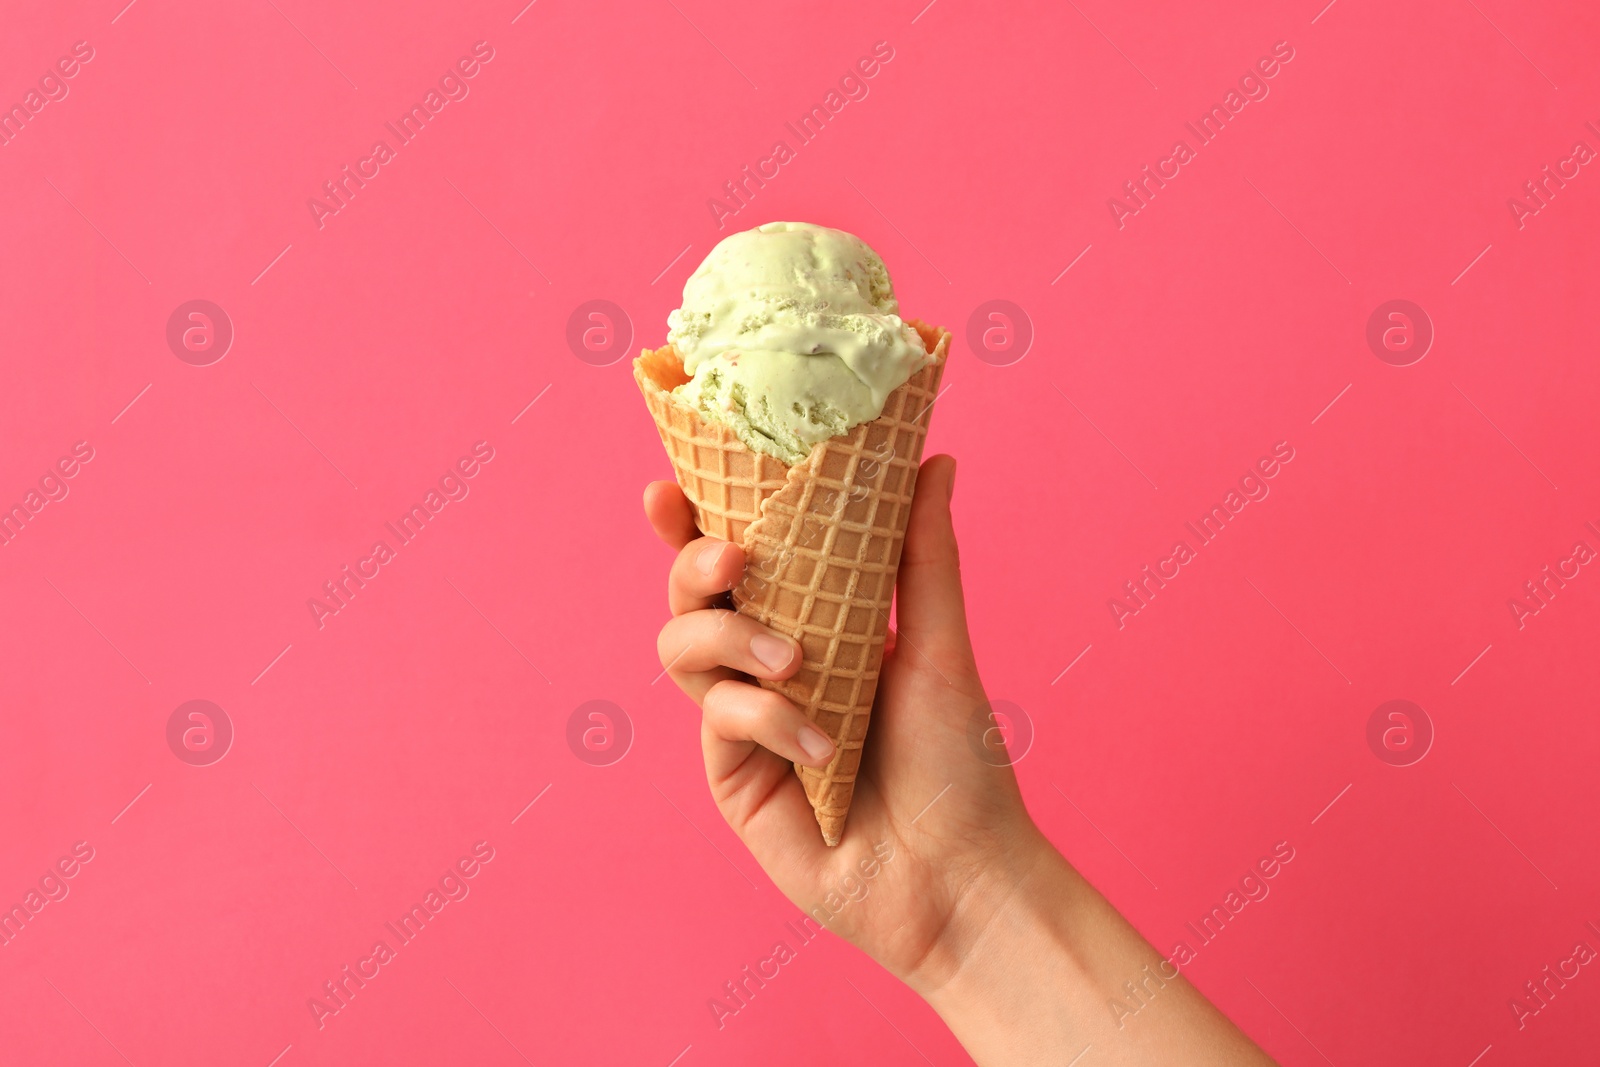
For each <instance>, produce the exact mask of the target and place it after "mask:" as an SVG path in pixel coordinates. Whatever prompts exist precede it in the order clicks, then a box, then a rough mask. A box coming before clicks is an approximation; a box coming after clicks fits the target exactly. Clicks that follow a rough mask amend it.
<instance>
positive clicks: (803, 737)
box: [800, 726, 833, 762]
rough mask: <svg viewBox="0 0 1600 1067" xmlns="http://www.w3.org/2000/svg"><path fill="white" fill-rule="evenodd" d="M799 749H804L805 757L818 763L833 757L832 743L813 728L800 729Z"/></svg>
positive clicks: (803, 727)
mask: <svg viewBox="0 0 1600 1067" xmlns="http://www.w3.org/2000/svg"><path fill="white" fill-rule="evenodd" d="M800 747H801V748H803V749H805V751H806V755H807V756H810V757H811V758H812V759H813V760H816V761H818V762H820V761H822V760H825V759H827V758H828V757H829V756H831V755H833V742H832V741H829V740H828V739H827V738H826V737H824V736H823V735H822V731H821V730H819V729H817V728H816V727H815V726H802V727H800Z"/></svg>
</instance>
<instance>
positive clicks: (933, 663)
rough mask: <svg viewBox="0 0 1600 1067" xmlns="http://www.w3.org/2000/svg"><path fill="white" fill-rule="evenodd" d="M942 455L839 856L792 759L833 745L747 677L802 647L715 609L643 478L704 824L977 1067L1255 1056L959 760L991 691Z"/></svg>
mask: <svg viewBox="0 0 1600 1067" xmlns="http://www.w3.org/2000/svg"><path fill="white" fill-rule="evenodd" d="M955 466H956V465H955V461H954V460H953V459H951V458H950V457H949V456H934V457H933V458H932V459H929V460H928V461H927V462H925V463H924V464H923V465H922V470H921V473H920V474H919V475H918V478H917V491H916V498H915V500H914V502H913V504H912V508H911V519H910V524H909V526H908V528H907V530H906V540H905V549H904V552H903V554H902V556H901V559H900V574H899V581H898V584H897V586H896V607H897V611H898V623H899V631H898V633H895V632H891V633H890V635H889V639H890V640H889V645H888V647H887V648H886V650H885V652H884V658H883V668H882V672H881V674H880V676H879V682H878V693H877V699H876V701H875V703H874V704H873V711H872V721H871V724H870V726H869V727H868V734H867V745H866V749H865V755H864V758H863V760H862V764H861V770H860V774H859V775H858V777H857V779H856V788H855V797H854V800H853V802H852V804H851V808H850V816H849V819H848V820H847V822H846V823H845V830H844V837H843V840H842V841H841V842H840V843H839V845H838V846H837V847H835V848H829V847H827V846H826V845H825V844H823V842H822V834H821V832H820V831H819V830H818V827H817V822H816V819H815V818H814V817H813V815H812V813H811V805H810V802H809V801H807V800H806V795H805V790H804V788H803V787H802V786H801V784H800V780H799V778H798V777H797V776H796V775H795V773H794V768H793V766H792V765H791V764H792V762H800V763H805V764H809V765H811V766H814V767H821V766H824V765H826V764H827V762H828V761H829V760H830V759H831V758H832V756H833V746H832V743H831V742H829V741H828V740H827V739H826V738H825V737H823V736H822V734H821V733H820V732H818V731H815V730H813V729H812V728H811V727H810V725H809V723H808V722H807V721H806V718H805V716H804V715H803V714H802V713H801V712H800V710H799V709H798V708H796V707H795V706H794V705H793V704H791V703H790V702H789V701H788V700H786V699H785V698H784V697H782V696H780V695H779V694H777V693H772V692H768V691H767V690H765V689H762V688H761V687H760V686H758V685H756V684H754V683H753V682H752V681H751V680H750V679H752V678H769V679H781V678H787V677H789V676H791V675H792V674H794V673H795V671H796V670H798V669H799V665H800V664H799V648H798V646H797V645H796V644H795V642H794V641H792V640H790V639H789V638H788V637H786V636H784V635H782V634H777V633H774V632H773V631H771V630H769V629H767V628H766V627H764V626H762V625H760V624H759V623H757V622H755V621H754V620H752V619H747V618H745V617H744V616H741V615H739V614H737V613H736V612H733V611H731V610H729V609H728V608H727V606H726V605H727V602H728V598H727V595H726V594H727V592H728V590H730V589H732V588H733V586H734V584H735V583H737V582H738V581H739V580H740V579H741V577H742V576H743V573H744V553H743V551H742V550H741V549H740V548H739V546H738V545H734V544H730V543H728V542H725V541H718V540H715V539H713V538H709V537H701V536H699V531H698V530H696V529H695V525H694V520H693V516H692V513H691V510H690V507H689V502H688V500H687V499H685V498H684V495H683V493H682V492H681V491H680V490H679V488H678V486H677V484H676V483H673V482H654V483H652V484H651V485H650V486H649V487H648V488H647V489H646V490H645V494H644V507H645V513H646V514H647V515H648V516H649V518H650V523H651V525H652V526H653V527H655V531H656V534H657V535H658V536H659V537H660V538H661V539H662V540H663V541H665V542H666V543H667V544H668V545H670V546H672V547H673V548H674V549H677V550H678V556H677V559H676V561H675V562H674V563H673V565H672V571H671V574H670V575H669V577H668V579H667V603H668V606H669V607H670V608H671V610H672V615H673V617H672V619H671V620H670V621H668V623H667V624H666V626H664V627H663V628H662V630H661V636H660V639H659V640H658V642H657V649H658V651H659V653H660V655H661V662H662V665H663V666H664V667H666V669H667V672H668V673H669V674H670V675H671V676H672V680H673V681H674V682H676V683H677V684H678V686H679V688H681V689H682V690H683V691H684V692H685V693H687V694H689V696H690V697H691V698H692V699H693V700H694V701H695V702H696V703H697V704H699V705H700V707H701V709H702V711H703V712H704V714H703V716H702V718H701V728H700V741H701V746H702V748H703V749H704V753H705V762H706V780H707V782H708V783H709V784H710V786H711V795H712V797H713V798H714V799H715V800H716V803H717V807H718V808H719V809H720V810H721V812H722V817H723V818H724V819H726V820H727V821H728V825H729V826H730V827H732V828H733V831H734V832H735V833H737V834H738V835H739V837H740V838H741V839H742V840H743V841H744V843H745V846H746V847H747V848H749V849H750V852H751V854H752V855H754V856H755V858H756V861H757V862H758V863H760V864H761V866H762V868H763V869H764V870H765V871H766V872H767V874H768V875H769V876H771V878H772V880H773V881H774V882H775V883H776V884H777V886H778V888H779V889H781V890H782V891H783V893H784V895H785V896H787V897H788V898H789V899H790V900H791V901H793V902H794V903H795V904H796V905H798V906H799V907H800V908H801V909H802V910H803V911H805V912H806V913H807V914H809V915H811V916H812V917H813V918H815V919H817V920H818V921H820V922H822V923H823V924H824V925H826V926H827V927H828V929H830V930H832V931H833V932H835V933H837V934H839V935H840V936H842V937H844V938H846V939H847V940H849V941H851V942H854V943H855V944H856V945H857V946H859V947H860V948H861V949H862V950H863V951H865V952H866V953H867V954H868V955H869V956H871V957H872V958H873V959H875V960H877V961H878V962H879V963H881V964H882V965H883V966H884V967H885V968H887V969H888V970H889V972H890V973H892V974H894V975H895V976H896V977H898V978H899V979H900V980H902V981H904V982H905V983H906V984H908V985H910V986H911V987H912V988H913V989H915V990H916V991H917V992H918V993H920V994H921V995H922V996H923V997H924V998H925V999H926V1000H927V1001H928V1003H929V1004H930V1005H932V1006H933V1008H934V1010H935V1011H937V1012H938V1013H939V1015H940V1016H941V1017H942V1018H943V1019H944V1021H945V1022H946V1023H947V1024H948V1025H949V1027H950V1029H951V1030H952V1032H954V1034H955V1035H956V1037H957V1038H958V1039H959V1040H960V1041H961V1043H962V1045H963V1046H965V1047H966V1049H967V1051H968V1053H969V1054H971V1056H972V1057H973V1059H974V1060H976V1061H977V1062H978V1063H980V1064H984V1065H985V1067H999V1065H1006V1067H1011V1065H1022V1064H1029V1065H1032V1064H1040V1065H1044V1064H1050V1065H1052V1067H1060V1064H1063V1063H1065V1062H1067V1061H1068V1060H1071V1059H1072V1058H1073V1057H1074V1056H1075V1055H1079V1054H1080V1053H1079V1052H1078V1050H1079V1049H1086V1048H1087V1047H1089V1046H1092V1047H1093V1048H1094V1049H1095V1059H1094V1061H1093V1062H1094V1063H1095V1064H1097V1065H1106V1064H1114V1065H1128V1067H1135V1065H1137V1067H1156V1065H1162V1067H1166V1065H1169V1064H1176V1063H1182V1064H1185V1065H1192V1067H1198V1065H1206V1067H1211V1065H1215V1067H1224V1065H1226V1067H1271V1064H1272V1061H1271V1060H1270V1059H1268V1058H1267V1057H1266V1056H1265V1055H1264V1054H1263V1053H1262V1052H1261V1051H1260V1050H1259V1049H1257V1048H1256V1047H1255V1046H1254V1045H1252V1044H1251V1043H1250V1041H1249V1039H1248V1038H1246V1037H1245V1036H1244V1035H1243V1034H1241V1033H1240V1032H1239V1031H1238V1030H1237V1029H1236V1028H1235V1027H1234V1026H1233V1024H1232V1023H1230V1022H1229V1021H1228V1020H1227V1019H1226V1018H1225V1017H1223V1016H1222V1015H1221V1014H1220V1013H1219V1012H1218V1011H1217V1010H1216V1009H1215V1008H1214V1007H1212V1006H1211V1005H1210V1004H1209V1003H1207V1001H1206V999H1205V998H1204V997H1203V996H1201V995H1200V993H1199V992H1198V991H1197V990H1196V989H1195V988H1194V987H1193V986H1192V985H1190V984H1189V982H1188V980H1187V979H1185V978H1184V977H1183V976H1182V975H1181V974H1177V973H1175V972H1173V971H1171V970H1170V964H1167V963H1166V961H1164V960H1163V959H1162V958H1161V956H1160V954H1159V953H1157V952H1156V951H1155V949H1153V948H1151V947H1150V945H1149V943H1148V942H1146V941H1145V940H1144V939H1143V938H1142V937H1140V936H1139V934H1138V932H1137V931H1135V930H1134V929H1133V927H1132V926H1130V925H1129V924H1128V922H1127V920H1125V919H1123V917H1122V916H1121V915H1119V914H1117V912H1116V910H1115V909H1114V908H1113V907H1112V906H1111V905H1110V904H1109V903H1108V902H1107V901H1106V899H1105V898H1104V897H1103V896H1101V895H1100V894H1099V893H1098V892H1096V891H1095V889H1094V887H1092V886H1090V885H1089V884H1088V882H1086V881H1084V879H1083V877H1082V876H1081V875H1079V874H1078V872H1077V871H1075V870H1073V869H1072V867H1071V866H1070V865H1069V864H1068V863H1067V862H1066V860H1065V859H1063V858H1062V857H1061V855H1060V853H1058V852H1057V851H1056V850H1055V849H1054V848H1053V847H1052V846H1051V845H1050V843H1049V842H1048V841H1047V840H1045V838H1044V836H1043V835H1042V834H1041V833H1040V832H1039V830H1038V829H1037V828H1036V827H1035V826H1034V824H1033V820H1032V819H1031V818H1029V816H1028V812H1027V809H1026V808H1025V807H1024V806H1023V802H1022V796H1021V793H1020V792H1019V791H1018V789H1017V782H1016V777H1015V775H1013V773H1012V771H1011V768H1010V766H1009V765H1007V764H1006V763H1005V762H1004V761H999V760H995V759H994V757H993V755H990V756H989V758H988V759H985V758H980V754H981V753H983V752H984V750H983V749H978V750H974V748H973V745H972V743H971V741H970V740H969V732H970V731H972V724H973V722H974V719H977V721H978V723H979V729H980V730H981V729H983V728H985V727H986V726H987V719H986V716H987V713H988V702H987V699H986V698H985V697H984V692H983V683H982V682H981V681H979V679H978V668H977V664H976V663H975V662H974V659H973V655H972V643H971V640H970V639H969V637H968V635H967V616H966V606H965V602H964V600H963V597H962V591H961V568H960V561H959V558H958V555H957V551H956V537H955V531H954V529H953V528H952V526H951V521H950V499H951V494H952V492H953V488H954V484H955ZM808 731H809V732H810V735H811V736H809V737H808ZM989 751H990V752H993V753H996V754H997V750H995V749H991V750H989ZM997 762H998V763H1000V765H999V766H996V765H994V764H995V763H997ZM1169 975H1170V976H1169ZM1136 985H1137V987H1138V991H1137V992H1130V990H1133V989H1134V988H1135V986H1136ZM1125 998H1126V999H1125ZM1132 998H1138V999H1137V1000H1135V999H1132ZM1118 1000H1123V1001H1124V1003H1125V1004H1133V1005H1135V1008H1136V1010H1134V1011H1129V1010H1128V1009H1127V1008H1124V1009H1123V1011H1122V1012H1120V1013H1119V1012H1118V1011H1117V1010H1116V1009H1115V1007H1114V1005H1115V1004H1116V1002H1117V1001H1118ZM1130 1018H1131V1020H1132V1021H1131V1022H1130V1021H1129V1020H1130ZM1086 1067H1087V1065H1086Z"/></svg>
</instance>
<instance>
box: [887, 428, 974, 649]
mask: <svg viewBox="0 0 1600 1067" xmlns="http://www.w3.org/2000/svg"><path fill="white" fill-rule="evenodd" d="M955 479H956V461H955V459H954V458H953V457H951V456H943V455H941V456H933V457H932V458H930V459H928V460H926V461H924V462H923V464H922V470H921V471H920V472H919V473H918V475H917V490H916V496H915V498H914V499H913V501H912V504H911V520H910V522H909V523H908V524H907V526H906V542H905V548H904V550H903V551H902V552H901V555H900V576H899V578H898V580H897V584H896V591H897V594H898V596H899V603H898V607H897V615H896V621H897V624H898V629H899V636H900V639H901V640H904V641H905V642H906V643H907V644H908V645H910V646H911V647H912V648H913V649H915V650H917V651H918V652H920V653H921V655H923V656H926V657H927V658H929V659H930V660H932V661H933V662H934V663H935V664H936V665H938V666H939V667H940V669H941V670H942V669H943V668H944V666H945V665H947V664H948V665H949V666H951V667H956V668H958V669H974V667H973V657H972V639H971V638H970V637H969V636H968V635H967V607H966V601H965V599H964V598H963V597H962V594H961V557H960V550H959V549H958V548H957V546H956V531H955V527H954V526H953V525H952V524H951V521H950V497H951V494H952V493H953V492H954V491H955Z"/></svg>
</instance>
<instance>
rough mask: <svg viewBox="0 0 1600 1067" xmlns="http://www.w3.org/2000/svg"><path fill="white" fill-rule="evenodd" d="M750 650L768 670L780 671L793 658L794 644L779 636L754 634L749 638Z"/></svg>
mask: <svg viewBox="0 0 1600 1067" xmlns="http://www.w3.org/2000/svg"><path fill="white" fill-rule="evenodd" d="M750 651H751V652H752V653H754V654H755V657H756V659H758V660H760V661H761V662H762V664H763V665H764V666H765V667H766V668H767V670H769V671H781V670H783V669H784V668H785V667H787V666H788V665H789V661H790V660H792V659H794V646H793V645H791V644H790V643H789V642H787V641H785V640H784V639H783V638H781V637H773V636H772V635H771V634H756V635H755V636H754V637H752V638H751V639H750Z"/></svg>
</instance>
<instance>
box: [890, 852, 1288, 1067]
mask: <svg viewBox="0 0 1600 1067" xmlns="http://www.w3.org/2000/svg"><path fill="white" fill-rule="evenodd" d="M909 980H910V982H911V985H912V987H913V988H915V989H917V991H918V992H919V993H921V994H922V995H923V997H924V998H925V999H926V1000H927V1001H928V1003H929V1004H930V1005H931V1006H932V1007H933V1008H934V1010H935V1011H937V1012H938V1013H939V1015H940V1017H941V1018H943V1019H944V1021H945V1023H946V1025H948V1026H949V1027H950V1029H951V1031H952V1032H953V1033H954V1034H955V1036H956V1038H957V1039H958V1040H959V1041H960V1042H961V1043H962V1045H963V1046H964V1047H965V1048H966V1050H967V1052H968V1053H969V1054H970V1055H971V1056H972V1058H973V1059H974V1060H976V1061H977V1062H978V1063H979V1064H980V1065H982V1067H1021V1065H1032V1064H1049V1065H1051V1067H1066V1065H1067V1064H1069V1063H1071V1062H1072V1061H1073V1058H1074V1057H1076V1056H1078V1055H1079V1054H1080V1053H1081V1052H1082V1051H1083V1050H1084V1049H1086V1048H1090V1047H1092V1048H1093V1050H1094V1054H1093V1057H1092V1062H1093V1063H1094V1064H1095V1065H1097V1067H1099V1065H1104V1064H1125V1065H1146V1064H1148V1065H1157V1064H1159V1065H1163V1067H1166V1065H1170V1064H1178V1063H1181V1064H1185V1065H1191V1064H1193V1065H1203V1064H1216V1065H1219V1067H1221V1065H1228V1067H1238V1065H1255V1064H1261V1065H1270V1064H1271V1063H1272V1061H1271V1060H1270V1059H1269V1058H1268V1057H1267V1056H1266V1055H1265V1054H1264V1053H1262V1052H1261V1051H1260V1050H1259V1049H1257V1048H1256V1047H1255V1045H1253V1044H1252V1043H1251V1042H1250V1041H1249V1039H1247V1038H1246V1037H1244V1035H1243V1034H1241V1033H1240V1032H1239V1030H1238V1029H1237V1028H1236V1027H1234V1025H1233V1024H1232V1023H1231V1022H1229V1021H1228V1020H1227V1019H1226V1018H1225V1017H1224V1016H1223V1015H1222V1014H1221V1013H1220V1012H1218V1011H1217V1010H1216V1009H1215V1008H1214V1007H1212V1006H1211V1004H1210V1003H1209V1002H1208V1001H1207V1000H1206V999H1205V998H1204V997H1203V996H1201V995H1200V994H1199V992H1197V991H1196V990H1195V988H1194V987H1193V986H1192V985H1190V984H1189V982H1188V981H1187V980H1186V979H1184V978H1183V977H1182V976H1181V975H1178V974H1176V973H1175V969H1174V968H1173V967H1172V965H1170V964H1168V963H1166V962H1165V961H1164V960H1163V959H1162V957H1161V955H1160V954H1159V953H1158V952H1156V951H1155V949H1153V948H1152V947H1151V946H1150V944H1149V943H1148V942H1146V941H1145V940H1144V938H1142V937H1141V936H1140V935H1139V933H1138V932H1137V931H1136V930H1134V929H1133V927H1132V926H1130V925H1129V924H1128V922H1127V920H1125V919H1124V918H1123V917H1122V916H1121V915H1119V914H1118V913H1117V911H1116V909H1114V908H1113V907H1112V906H1111V905H1110V904H1109V903H1108V902H1107V901H1106V899H1105V898H1104V897H1103V896H1101V895H1100V894H1099V893H1098V892H1097V891H1096V890H1095V889H1094V887H1093V886H1091V885H1089V883H1088V882H1087V881H1085V880H1084V879H1083V877H1082V876H1081V875H1079V874H1078V872H1077V871H1075V870H1073V869H1072V867H1071V865H1069V864H1068V863H1067V862H1066V860H1064V859H1063V858H1062V857H1061V855H1060V853H1058V852H1056V850H1055V849H1054V848H1052V847H1050V846H1049V843H1048V842H1046V841H1044V840H1043V838H1042V837H1041V838H1039V839H1038V845H1037V848H1036V849H1034V850H1032V852H1031V854H1030V855H1029V856H1028V857H1027V858H1026V859H1025V860H1023V861H1022V862H1020V863H1019V864H1018V866H1017V868H1016V869H1015V870H1011V871H1007V872H1004V873H1003V874H1001V875H999V876H998V877H987V878H979V879H975V880H974V884H973V887H972V890H971V892H969V893H968V894H966V896H965V897H964V899H963V902H962V906H961V913H960V914H958V915H957V916H956V917H955V918H954V919H953V920H952V922H951V926H950V928H949V931H948V935H947V937H946V938H945V939H944V943H943V946H942V948H941V951H940V952H939V953H937V954H935V955H934V956H931V957H930V958H929V960H928V961H926V964H925V965H924V966H923V967H922V968H919V973H918V974H917V975H915V976H912V977H911V978H910V979H909ZM1130 986H1131V987H1132V991H1130ZM1118 1003H1121V1004H1122V1005H1123V1008H1124V1010H1121V1011H1119V1010H1118V1009H1117V1008H1116V1006H1115V1005H1116V1004H1118ZM1135 1007H1137V1011H1134V1010H1133V1009H1134V1008H1135ZM1088 1062H1089V1059H1086V1060H1085V1064H1086V1067H1087V1063H1088Z"/></svg>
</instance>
